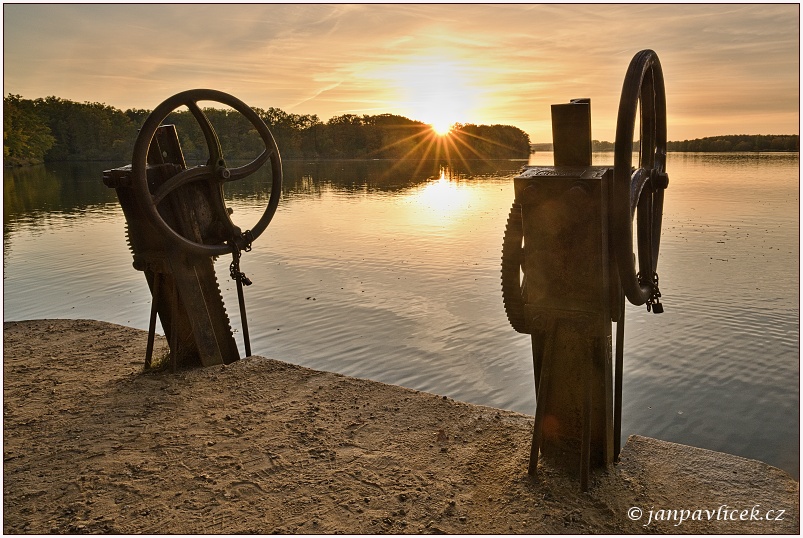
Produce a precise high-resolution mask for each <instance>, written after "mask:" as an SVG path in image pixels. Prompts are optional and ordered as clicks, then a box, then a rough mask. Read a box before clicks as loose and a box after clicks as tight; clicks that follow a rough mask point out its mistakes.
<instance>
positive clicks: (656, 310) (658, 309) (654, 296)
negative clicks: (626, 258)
mask: <svg viewBox="0 0 803 538" xmlns="http://www.w3.org/2000/svg"><path fill="white" fill-rule="evenodd" d="M636 278H638V282H639V284H640V285H643V284H645V283H646V282H644V280H645V279H643V278H642V276H641V273H636ZM650 284H651V286H652V292H651V293H650V296H649V298H648V299H647V312H650V311H652V313H653V314H663V312H664V305H662V304H661V291H660V290H659V289H658V273H653V274H652V282H651V283H650Z"/></svg>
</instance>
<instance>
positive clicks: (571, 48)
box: [3, 4, 800, 143]
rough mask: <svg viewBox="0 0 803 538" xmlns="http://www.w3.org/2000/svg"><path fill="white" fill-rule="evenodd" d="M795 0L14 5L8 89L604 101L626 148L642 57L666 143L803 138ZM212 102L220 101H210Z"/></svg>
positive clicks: (315, 104) (470, 115)
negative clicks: (652, 77)
mask: <svg viewBox="0 0 803 538" xmlns="http://www.w3.org/2000/svg"><path fill="white" fill-rule="evenodd" d="M799 9H800V8H799V5H798V4H770V5H767V4H705V5H695V4H660V5H655V4H615V5H614V4H611V5H605V4H586V5H580V4H504V5H494V4H385V5H380V4H315V5H311V4H281V5H274V4H238V5H233V6H229V5H220V4H191V5H188V4H164V5H163V4H137V5H112V4H105V5H104V4H97V5H94V4H49V5H37V4H4V6H3V92H4V95H8V94H16V95H21V96H22V97H24V98H27V99H36V98H39V97H46V96H51V95H53V96H57V97H61V98H64V99H69V100H72V101H78V102H100V103H105V104H107V105H111V106H114V107H117V108H120V109H123V110H125V109H127V108H144V109H153V108H155V107H156V106H157V105H158V104H159V103H161V102H162V101H163V100H165V99H167V98H168V97H169V96H171V95H173V94H175V93H178V92H180V91H184V90H187V89H192V88H213V89H217V90H221V91H224V92H227V93H230V94H232V95H234V96H236V97H238V98H239V99H241V100H242V101H244V102H246V103H247V104H249V105H251V106H253V107H259V108H263V109H266V108H269V107H276V108H280V109H282V110H284V111H285V112H289V113H296V114H316V115H317V116H318V117H319V118H320V119H321V120H322V121H324V122H325V121H327V120H328V119H329V118H332V117H334V116H339V115H342V114H358V115H363V114H383V113H392V114H399V115H402V116H405V117H408V118H410V119H414V120H419V121H423V122H425V123H431V124H433V125H435V126H440V125H443V124H451V123H454V122H460V123H477V124H507V125H515V126H517V127H519V128H521V129H523V130H524V131H525V132H527V133H528V134H529V135H530V138H531V142H534V143H535V142H550V141H551V138H552V136H551V119H550V105H551V104H556V103H565V102H568V101H569V100H571V99H574V98H579V97H588V98H591V111H592V137H593V138H594V139H598V140H608V141H613V140H614V138H615V129H616V114H617V110H618V103H619V96H620V94H621V90H622V83H623V80H624V75H625V72H626V70H627V66H628V64H629V63H630V60H631V59H632V57H633V56H634V55H635V54H636V53H637V52H638V51H639V50H642V49H648V48H649V49H653V50H654V51H656V53H657V54H658V56H659V58H660V61H661V64H662V66H663V72H664V78H665V81H666V94H667V124H668V138H669V140H684V139H692V138H700V137H705V136H716V135H725V134H799V125H800V54H799V53H800V11H799ZM204 105H205V104H204Z"/></svg>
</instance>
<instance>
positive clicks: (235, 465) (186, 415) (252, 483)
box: [3, 320, 800, 534]
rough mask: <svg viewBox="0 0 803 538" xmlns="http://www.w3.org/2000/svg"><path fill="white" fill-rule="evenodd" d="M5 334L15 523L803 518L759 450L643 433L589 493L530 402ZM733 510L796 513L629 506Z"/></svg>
mask: <svg viewBox="0 0 803 538" xmlns="http://www.w3.org/2000/svg"><path fill="white" fill-rule="evenodd" d="M3 336H4V342H3V345H4V361H3V373H4V380H3V389H4V391H3V392H4V398H3V417H4V420H3V435H4V439H3V462H4V466H3V486H4V489H3V508H4V514H3V531H4V533H6V534H9V533H37V534H38V533H126V534H130V533H190V534H193V533H227V534H228V533H260V534H270V533H283V534H287V533H301V534H314V533H346V534H354V533H370V534H377V533H390V534H401V533H414V534H431V533H461V534H464V533H489V534H508V533H517V534H522V533H527V534H541V533H643V532H650V533H667V532H668V533H673V532H675V533H677V532H679V533H741V532H748V533H797V532H799V530H800V520H799V484H798V482H796V481H794V480H792V479H791V478H789V476H788V475H786V473H784V472H783V471H780V470H778V469H775V468H773V467H769V466H767V465H765V464H762V463H760V462H754V461H752V460H743V459H741V458H735V457H733V456H727V455H722V454H719V453H714V452H709V451H701V450H699V449H691V448H690V447H683V446H681V445H672V444H671V443H658V442H653V440H649V439H646V438H638V437H633V438H631V440H630V441H629V442H628V444H627V446H626V447H625V449H624V451H623V454H622V461H621V463H620V464H618V465H617V466H615V467H614V468H612V469H609V470H607V471H599V472H597V473H596V474H595V476H594V481H593V484H592V487H591V489H590V491H589V492H588V493H586V494H583V493H580V492H579V486H578V484H577V482H576V481H574V480H573V479H570V478H566V477H563V476H561V475H560V474H559V473H557V472H556V471H555V470H553V469H550V468H549V467H548V466H546V465H544V464H543V462H542V463H541V465H540V470H539V473H540V476H539V479H537V480H533V479H531V478H530V477H528V475H527V474H526V470H527V460H528V457H529V446H530V436H531V428H532V417H528V416H526V415H521V414H517V413H513V412H508V411H501V410H496V409H492V408H487V407H481V406H476V405H470V404H466V403H461V402H456V401H453V400H451V399H448V398H445V397H440V396H437V395H433V394H427V393H422V392H418V391H414V390H409V389H405V388H401V387H395V386H390V385H385V384H381V383H375V382H372V381H366V380H360V379H354V378H349V377H344V376H341V375H337V374H331V373H325V372H318V371H314V370H310V369H306V368H302V367H298V366H294V365H290V364H287V363H283V362H279V361H275V360H271V359H266V358H262V357H250V358H248V359H243V360H241V361H239V362H237V363H234V364H232V365H229V366H215V367H210V368H203V369H196V370H191V371H179V372H178V373H175V374H173V373H170V372H169V371H166V372H156V371H150V372H144V371H143V365H142V363H143V357H144V353H145V337H146V335H145V333H144V332H143V331H139V330H135V329H131V328H126V327H121V326H118V325H111V324H107V323H100V322H95V321H86V320H36V321H25V322H7V323H4V328H3ZM165 350H166V344H165V342H164V341H163V340H160V341H159V342H158V343H157V353H156V355H159V354H160V352H161V353H163V352H164V351H165ZM695 467H697V470H695ZM700 468H705V469H706V472H705V473H702V475H701V473H700V472H699V469H700ZM737 471H738V472H737ZM703 475H704V476H703ZM695 503H697V504H695ZM723 504H727V505H729V506H730V507H733V508H751V507H753V506H754V505H757V504H758V505H760V507H761V508H762V509H764V508H766V509H771V508H774V509H783V510H785V512H784V515H783V516H782V521H774V520H773V521H758V522H756V521H752V522H751V521H722V520H721V519H720V520H719V521H717V520H714V521H700V520H699V518H698V520H687V521H685V522H683V523H682V524H680V525H676V524H675V523H677V521H676V520H675V521H657V522H656V521H653V522H652V523H651V524H649V525H646V526H645V523H646V519H642V520H640V521H632V520H631V519H630V518H629V517H628V510H629V509H630V508H631V507H633V506H638V507H641V508H642V509H643V510H644V511H645V518H646V517H647V516H646V512H647V511H648V510H656V511H657V510H659V509H667V510H668V509H683V508H686V509H689V508H691V509H695V508H699V509H713V510H716V509H717V508H718V507H720V506H721V505H723ZM656 513H657V512H656ZM763 513H764V512H762V514H763ZM775 515H777V514H775Z"/></svg>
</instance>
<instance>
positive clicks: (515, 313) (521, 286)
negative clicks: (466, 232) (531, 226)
mask: <svg viewBox="0 0 803 538" xmlns="http://www.w3.org/2000/svg"><path fill="white" fill-rule="evenodd" d="M523 241H524V229H523V225H522V221H521V204H517V203H514V204H513V207H511V208H510V215H509V216H508V218H507V226H505V236H504V239H503V242H502V303H503V304H504V306H505V313H506V314H507V319H508V321H509V322H510V326H511V327H513V328H514V329H515V330H516V331H517V332H520V333H524V334H527V333H528V332H529V331H528V330H527V317H526V316H525V313H524V304H525V302H526V295H525V292H526V284H525V282H523V281H522V277H521V268H522V265H523V264H524V246H523Z"/></svg>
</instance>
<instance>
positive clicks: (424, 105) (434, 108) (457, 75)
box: [380, 51, 480, 136]
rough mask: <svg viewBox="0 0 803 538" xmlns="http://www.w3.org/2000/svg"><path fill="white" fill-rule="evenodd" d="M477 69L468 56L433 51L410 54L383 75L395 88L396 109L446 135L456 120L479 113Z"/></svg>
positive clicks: (463, 121) (457, 121) (441, 134)
mask: <svg viewBox="0 0 803 538" xmlns="http://www.w3.org/2000/svg"><path fill="white" fill-rule="evenodd" d="M475 71H476V68H475V67H474V66H473V65H472V64H470V63H468V60H466V59H462V58H459V57H457V56H452V55H448V54H447V53H445V52H443V51H440V52H434V51H432V52H430V53H429V54H420V55H415V56H408V57H407V58H406V59H405V60H404V61H402V62H399V63H397V64H395V65H394V66H393V69H392V70H390V71H384V72H383V73H382V74H381V75H380V77H381V78H384V79H385V80H386V82H387V83H388V86H389V87H391V88H393V91H394V93H395V96H394V100H395V103H394V104H395V107H394V108H395V109H396V110H399V111H400V112H401V114H402V115H404V116H406V117H408V118H410V119H413V120H417V121H421V122H424V123H426V124H429V125H431V126H432V130H433V131H434V132H435V133H436V134H438V135H439V136H446V135H447V134H449V132H450V131H451V129H452V126H453V125H454V124H455V123H465V122H466V121H467V120H468V118H470V117H471V116H472V115H474V113H475V112H476V107H477V104H478V100H479V93H480V90H479V85H478V84H477V82H476V80H475V78H476V77H475V76H474V75H473V74H474V72H475Z"/></svg>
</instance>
